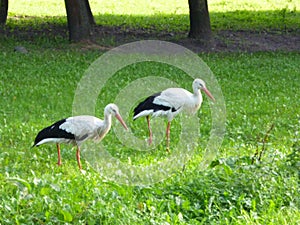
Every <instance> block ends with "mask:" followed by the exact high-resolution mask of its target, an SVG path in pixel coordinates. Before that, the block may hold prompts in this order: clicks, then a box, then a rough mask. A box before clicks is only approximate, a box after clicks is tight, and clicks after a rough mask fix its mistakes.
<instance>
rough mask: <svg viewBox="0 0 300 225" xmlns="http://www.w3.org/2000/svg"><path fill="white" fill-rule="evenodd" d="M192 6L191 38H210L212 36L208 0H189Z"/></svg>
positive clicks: (190, 6)
mask: <svg viewBox="0 0 300 225" xmlns="http://www.w3.org/2000/svg"><path fill="white" fill-rule="evenodd" d="M188 1H189V8H190V32H189V37H190V38H197V39H203V40H210V39H211V36H212V32H211V26H210V18H209V12H208V5H207V0H188Z"/></svg>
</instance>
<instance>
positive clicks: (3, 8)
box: [0, 0, 8, 25]
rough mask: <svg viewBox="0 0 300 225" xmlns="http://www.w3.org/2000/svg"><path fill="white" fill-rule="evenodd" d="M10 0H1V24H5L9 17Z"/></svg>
mask: <svg viewBox="0 0 300 225" xmlns="http://www.w3.org/2000/svg"><path fill="white" fill-rule="evenodd" d="M7 10H8V0H0V25H1V24H5V22H6V19H7Z"/></svg>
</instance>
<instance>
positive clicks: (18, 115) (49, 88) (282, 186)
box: [0, 44, 300, 224]
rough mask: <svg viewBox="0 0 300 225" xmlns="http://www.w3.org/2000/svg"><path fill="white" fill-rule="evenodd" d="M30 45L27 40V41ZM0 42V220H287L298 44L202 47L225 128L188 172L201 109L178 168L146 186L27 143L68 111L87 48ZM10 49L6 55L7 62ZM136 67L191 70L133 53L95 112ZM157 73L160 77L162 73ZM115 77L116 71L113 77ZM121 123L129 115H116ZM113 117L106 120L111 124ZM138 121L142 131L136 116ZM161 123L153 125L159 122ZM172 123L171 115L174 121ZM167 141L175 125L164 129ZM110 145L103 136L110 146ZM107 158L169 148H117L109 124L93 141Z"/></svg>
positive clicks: (294, 178) (295, 197)
mask: <svg viewBox="0 0 300 225" xmlns="http://www.w3.org/2000/svg"><path fill="white" fill-rule="evenodd" d="M32 47H33V49H34V46H32ZM1 48H2V51H1V56H0V57H1V60H0V62H1V68H2V70H1V83H0V85H1V88H0V90H1V92H0V94H1V98H2V101H1V102H0V108H1V110H0V113H1V117H0V118H1V121H0V123H1V126H0V143H1V151H0V154H1V155H0V164H1V167H0V171H1V175H0V186H1V189H0V190H1V191H0V192H1V193H0V196H1V197H0V198H1V203H2V204H1V205H0V213H1V220H0V222H1V223H3V224H35V223H43V224H60V223H65V222H72V223H88V224H99V223H101V224H141V223H143V224H162V223H165V224H166V223H169V224H212V223H213V224H215V223H216V224H298V223H299V218H300V211H299V199H300V196H299V193H300V192H299V157H300V156H299V150H300V143H299V133H298V132H299V126H300V124H299V111H298V109H299V105H300V103H299V97H300V96H299V91H297V90H299V84H300V82H299V76H298V75H299V67H298V65H299V54H297V53H255V54H209V55H201V57H202V58H203V60H204V61H205V62H207V64H208V65H209V66H210V68H211V69H212V71H213V72H214V74H215V75H216V77H217V79H218V80H219V82H220V85H221V87H222V90H223V94H224V97H225V100H226V107H227V131H226V136H225V139H224V141H223V145H222V146H221V148H220V149H219V154H218V156H217V159H216V160H215V161H214V163H213V164H212V165H211V166H210V167H209V168H208V169H206V170H205V171H198V170H197V167H198V164H199V163H200V162H201V152H202V149H203V146H204V145H205V143H206V141H205V140H206V139H207V138H208V132H209V130H207V129H206V127H209V121H206V120H205V118H209V114H210V112H209V107H208V105H207V100H206V99H205V102H204V105H203V108H202V109H201V112H200V113H199V115H200V116H201V118H204V119H202V121H203V122H202V123H201V129H202V128H203V139H204V140H203V143H201V144H200V146H199V149H197V152H199V156H195V157H194V158H192V159H191V161H190V163H188V164H187V165H186V169H185V171H184V172H180V171H178V173H175V174H173V175H172V176H171V177H170V178H169V179H167V180H165V181H163V182H160V183H157V184H153V185H151V186H150V187H147V188H146V187H144V188H143V187H130V186H125V185H119V184H116V183H114V182H109V181H105V179H104V178H103V177H101V176H99V174H98V173H97V172H96V171H94V170H93V169H92V168H91V167H90V166H89V165H88V164H87V163H86V162H85V160H84V159H83V167H84V168H85V169H86V170H87V174H86V175H82V174H81V173H80V172H79V170H78V168H77V163H76V160H75V149H73V150H71V149H70V146H66V145H64V146H63V149H62V157H63V165H62V167H57V165H56V160H57V158H56V157H57V156H56V150H55V146H54V145H49V146H47V145H45V146H42V147H39V148H33V149H30V146H31V145H32V143H33V140H34V137H35V135H36V134H37V132H38V131H39V130H40V129H41V128H43V127H44V126H47V125H49V124H50V123H51V122H54V121H56V120H58V119H60V118H63V117H66V116H69V115H71V113H72V111H71V110H72V101H73V95H74V92H75V89H76V85H77V82H78V81H79V79H80V77H81V76H82V74H83V72H84V70H85V69H86V68H87V67H88V66H89V64H90V63H91V62H92V61H93V60H95V59H96V58H97V57H98V56H99V53H98V52H96V51H88V52H86V51H85V52H82V51H77V50H66V49H65V50H57V49H56V50H55V51H53V50H47V49H46V50H43V52H41V51H40V50H39V49H38V48H36V49H34V50H33V51H31V52H30V53H29V54H28V55H21V54H18V53H14V52H11V51H10V48H9V44H7V46H6V47H4V46H2V47H1ZM7 59H9V60H7ZM132 71H136V72H138V74H139V75H138V76H144V75H148V73H149V72H151V73H154V74H155V73H158V75H160V76H166V77H168V76H171V77H174V79H175V80H177V81H178V82H179V83H180V84H181V86H183V87H185V88H188V89H189V86H190V83H191V80H190V79H189V78H188V77H185V76H184V75H183V74H180V72H178V71H177V70H174V69H173V70H170V69H169V67H167V66H165V65H160V64H158V65H154V64H151V63H150V64H149V63H143V64H140V65H133V66H131V67H128V68H124V69H123V70H121V71H119V72H118V74H116V76H115V77H114V78H113V79H112V80H111V81H110V83H108V86H109V85H111V86H113V87H114V88H113V89H112V90H109V89H108V87H107V88H105V89H104V91H103V92H104V93H103V96H104V97H103V96H102V98H101V99H99V101H98V108H97V114H99V117H102V115H103V112H102V108H103V106H104V105H105V104H107V103H108V102H110V101H112V100H113V99H114V97H115V95H116V94H117V91H118V90H117V89H118V87H119V88H122V87H124V86H125V85H126V84H127V83H128V82H130V80H131V79H135V78H137V77H136V75H133V74H136V73H132ZM164 73H165V75H164ZM119 76H122V77H124V76H125V77H127V78H128V79H126V80H121V81H119V83H118V86H115V85H113V84H114V83H115V82H116V79H118V77H119ZM126 121H127V123H128V124H130V125H132V124H133V123H132V122H131V121H130V119H129V118H126ZM114 124H116V122H114ZM271 124H274V125H275V128H274V130H273V131H272V132H271V134H270V136H269V138H268V140H267V147H266V150H265V152H264V154H263V156H262V160H261V162H256V163H255V164H253V165H252V164H251V157H252V156H253V155H254V153H255V151H256V150H257V149H258V150H261V148H262V144H261V140H262V139H263V137H264V136H265V134H266V132H267V130H268V129H269V128H270V126H271ZM136 126H137V127H139V129H140V130H141V132H142V133H143V132H144V135H145V136H146V135H147V132H146V129H145V121H143V120H141V121H137V124H136ZM161 126H162V129H164V126H165V125H164V124H162V125H161ZM175 127H176V123H175ZM172 140H173V141H174V142H176V129H175V133H174V136H173V139H172ZM111 143H113V144H111ZM103 144H104V146H106V147H107V149H108V151H110V152H111V154H113V156H114V157H117V158H119V159H120V160H122V161H123V162H126V163H128V157H131V161H132V163H133V164H136V165H146V164H147V163H151V162H154V161H155V160H159V159H162V158H164V157H168V155H166V154H165V152H164V147H163V146H164V144H162V145H161V146H160V147H159V148H158V149H157V151H155V152H147V153H145V154H141V153H139V152H138V153H137V152H135V151H134V150H133V149H130V148H127V147H126V146H125V147H124V146H123V147H122V146H120V145H119V143H117V142H116V141H115V136H114V132H113V131H111V132H110V133H109V134H108V135H107V137H106V138H105V139H104V140H103Z"/></svg>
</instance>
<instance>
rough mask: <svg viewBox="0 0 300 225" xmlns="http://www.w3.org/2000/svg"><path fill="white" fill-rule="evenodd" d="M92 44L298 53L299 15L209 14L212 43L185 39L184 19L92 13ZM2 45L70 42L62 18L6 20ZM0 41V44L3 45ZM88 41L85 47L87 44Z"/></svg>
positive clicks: (0, 32) (186, 24)
mask: <svg viewBox="0 0 300 225" xmlns="http://www.w3.org/2000/svg"><path fill="white" fill-rule="evenodd" d="M94 17H95V21H96V24H97V25H96V26H95V27H94V28H93V32H92V38H91V42H92V43H93V46H94V47H96V46H97V45H99V46H104V47H105V48H107V49H109V48H112V47H115V46H118V45H121V44H124V43H128V42H132V41H137V40H148V39H156V40H164V41H171V42H175V43H178V44H181V45H183V46H186V47H188V48H190V49H191V50H193V51H195V52H202V51H205V52H207V51H213V52H215V51H217V52H219V51H230V52H236V51H247V52H253V51H276V50H282V51H300V46H299V45H297V44H295V43H299V41H300V38H299V36H300V35H299V34H300V30H299V27H300V22H299V21H300V13H299V12H297V11H289V12H286V11H284V12H283V11H282V10H277V11H257V12H252V11H236V12H226V13H214V12H211V13H210V18H211V25H212V29H213V34H214V40H213V42H212V43H211V44H209V45H207V43H202V42H201V41H199V40H195V39H189V38H187V34H188V30H189V16H188V15H172V14H170V15H165V14H157V15H153V16H142V15H113V14H104V15H94ZM0 38H1V39H3V40H2V41H5V40H8V39H14V40H17V41H25V42H33V43H36V44H38V45H45V43H48V44H49V46H51V45H56V44H62V43H63V44H65V43H68V28H67V18H66V17H9V18H8V21H7V25H6V26H4V27H0ZM1 39H0V42H2V41H1ZM91 42H89V43H88V44H91Z"/></svg>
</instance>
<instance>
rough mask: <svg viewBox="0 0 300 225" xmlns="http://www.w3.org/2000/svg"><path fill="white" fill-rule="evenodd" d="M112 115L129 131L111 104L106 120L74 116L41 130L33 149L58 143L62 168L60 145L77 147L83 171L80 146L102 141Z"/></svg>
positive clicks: (105, 111)
mask: <svg viewBox="0 0 300 225" xmlns="http://www.w3.org/2000/svg"><path fill="white" fill-rule="evenodd" d="M112 115H114V116H115V117H116V118H117V119H118V120H119V121H120V123H121V124H122V125H123V127H124V128H125V129H126V130H127V129H128V128H127V126H126V124H125V122H124V120H123V119H122V117H121V115H120V113H119V108H118V106H117V105H115V104H112V103H111V104H108V105H107V106H106V107H105V109H104V120H101V119H99V118H97V117H94V116H88V115H83V116H73V117H69V118H66V119H62V120H59V121H57V122H56V123H54V124H52V125H50V126H49V127H46V128H44V129H43V130H41V131H40V132H39V133H38V135H37V136H36V138H35V141H34V144H33V146H32V147H35V146H39V145H41V144H45V143H56V147H57V154H58V162H57V164H58V165H59V166H60V165H61V156H60V143H67V144H73V145H77V151H76V158H77V163H78V166H79V169H80V170H81V169H82V167H81V162H80V145H81V144H82V143H83V142H84V141H86V140H88V139H91V140H94V141H101V140H102V139H103V138H104V137H105V135H106V134H107V133H108V132H109V130H110V128H111V118H112Z"/></svg>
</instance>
